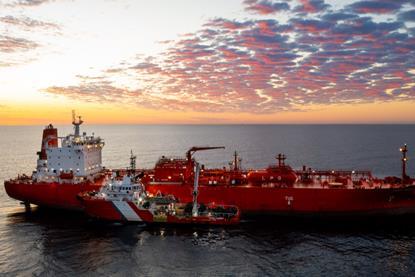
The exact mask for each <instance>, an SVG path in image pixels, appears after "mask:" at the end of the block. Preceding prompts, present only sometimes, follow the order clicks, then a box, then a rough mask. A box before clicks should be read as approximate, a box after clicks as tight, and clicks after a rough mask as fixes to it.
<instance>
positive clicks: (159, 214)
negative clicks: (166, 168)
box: [79, 155, 240, 225]
mask: <svg viewBox="0 0 415 277" xmlns="http://www.w3.org/2000/svg"><path fill="white" fill-rule="evenodd" d="M135 158H136V157H135V156H133V155H131V158H130V159H131V166H130V169H129V170H128V171H127V175H124V177H123V178H122V180H118V181H117V180H116V178H117V177H113V178H112V179H111V181H109V182H108V183H107V184H106V185H104V186H103V187H102V189H101V190H100V191H99V192H84V193H82V194H80V195H79V198H80V199H81V201H82V202H83V204H84V206H85V212H86V213H87V214H88V215H89V216H91V217H94V218H98V219H102V220H108V221H121V222H122V221H124V222H145V223H150V224H151V223H164V224H204V225H206V224H207V225H232V224H237V223H239V220H240V212H239V209H238V208H237V207H236V206H230V205H217V204H215V203H211V204H208V205H204V204H199V203H198V202H197V195H198V180H199V172H200V169H199V164H197V163H196V166H195V181H194V190H193V202H190V203H180V201H179V200H178V199H176V198H175V197H173V196H172V195H166V196H163V195H161V194H157V195H155V196H152V195H147V194H146V191H145V189H144V185H143V184H142V183H141V181H140V180H139V178H140V177H142V175H141V176H135V174H134V173H135Z"/></svg>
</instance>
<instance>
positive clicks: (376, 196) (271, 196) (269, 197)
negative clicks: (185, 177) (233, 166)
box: [146, 184, 415, 215]
mask: <svg viewBox="0 0 415 277" xmlns="http://www.w3.org/2000/svg"><path fill="white" fill-rule="evenodd" d="M146 189H147V191H148V192H149V193H152V194H156V193H158V192H161V193H163V194H172V195H174V196H175V197H176V198H178V199H180V201H182V202H186V201H190V200H191V197H190V195H191V191H192V188H191V186H188V185H171V184H170V185H161V184H158V185H154V184H153V185H147V186H146ZM198 198H199V200H200V201H201V202H205V203H209V202H216V203H223V204H228V205H235V206H237V207H238V208H239V209H240V210H241V213H242V215H247V214H258V213H273V214H313V215H317V214H321V215H324V214H333V215H341V214H344V215H374V214H380V215H387V214H415V187H413V186H411V187H406V188H388V189H344V188H298V187H297V188H295V187H291V188H281V187H274V188H272V187H260V186H259V187H258V186H200V187H199V195H198Z"/></svg>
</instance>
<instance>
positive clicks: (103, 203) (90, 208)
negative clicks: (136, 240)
mask: <svg viewBox="0 0 415 277" xmlns="http://www.w3.org/2000/svg"><path fill="white" fill-rule="evenodd" d="M81 201H82V205H83V206H84V211H85V213H86V214H88V216H90V217H93V218H96V219H100V220H106V221H126V219H125V217H124V215H123V214H122V212H121V211H119V210H118V209H117V208H116V207H115V206H114V204H113V203H112V201H107V200H104V199H90V198H86V197H83V198H82V200H81Z"/></svg>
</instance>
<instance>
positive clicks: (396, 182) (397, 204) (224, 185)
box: [143, 145, 415, 216]
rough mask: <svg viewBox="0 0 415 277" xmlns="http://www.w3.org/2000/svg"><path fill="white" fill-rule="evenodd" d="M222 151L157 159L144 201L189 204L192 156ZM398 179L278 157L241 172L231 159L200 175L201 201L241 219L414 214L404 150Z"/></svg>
mask: <svg viewBox="0 0 415 277" xmlns="http://www.w3.org/2000/svg"><path fill="white" fill-rule="evenodd" d="M218 148H223V147H192V148H191V149H189V151H187V153H186V156H185V158H174V157H165V156H163V157H161V158H160V159H159V161H158V162H157V163H156V166H155V169H154V171H152V172H148V174H147V175H146V176H145V177H144V178H143V182H144V183H145V186H146V191H147V193H148V195H157V194H163V195H172V196H174V197H175V198H178V199H180V200H181V201H182V202H188V201H191V197H190V196H191V192H192V182H193V180H194V174H193V173H192V170H191V169H192V168H193V167H194V165H195V164H196V163H197V162H196V161H195V159H194V158H193V157H192V155H193V153H195V152H196V151H202V150H210V149H218ZM400 151H401V152H402V155H403V156H402V176H401V177H400V178H399V177H393V176H392V177H386V178H383V179H380V178H376V177H373V175H372V173H371V172H370V171H365V170H316V169H312V168H307V167H306V166H303V168H302V169H301V170H294V169H293V168H291V167H290V166H289V165H287V164H286V163H285V160H286V156H285V155H284V154H278V155H277V156H276V158H277V160H278V162H277V164H276V165H271V166H269V167H268V168H266V169H260V170H254V169H250V170H242V169H241V168H240V159H239V157H238V155H237V153H235V156H234V161H233V162H232V163H230V165H231V166H230V168H229V169H228V168H223V169H207V168H205V167H204V166H203V165H202V167H201V168H202V169H201V172H200V184H199V199H200V201H201V202H204V203H213V202H214V203H217V204H225V203H226V204H227V205H234V206H237V207H238V208H239V209H240V210H241V213H242V214H243V215H257V214H277V215H333V216H339V215H347V216H360V215H364V216H373V215H381V216H383V215H396V214H415V180H414V179H411V178H410V177H409V176H408V175H407V174H406V162H407V157H406V153H407V151H408V149H407V146H406V145H405V146H404V147H402V148H401V149H400Z"/></svg>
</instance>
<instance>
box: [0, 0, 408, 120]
mask: <svg viewBox="0 0 415 277" xmlns="http://www.w3.org/2000/svg"><path fill="white" fill-rule="evenodd" d="M72 109H75V110H77V112H78V113H80V114H82V115H83V117H84V118H85V120H86V121H87V122H88V123H91V124H92V123H143V124H152V123H157V124H170V123H186V124H187V123H190V124H199V123H207V124H226V123H276V124H281V123H415V1H414V0H379V1H370V0H369V1H366V0H365V1H340V0H291V1H283V0H277V1H272V0H220V1H219V0H205V1H202V0H151V1H144V0H87V1H86V0H0V125H26V124H42V125H43V124H47V123H49V122H53V123H70V120H71V110H72Z"/></svg>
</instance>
